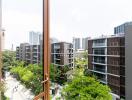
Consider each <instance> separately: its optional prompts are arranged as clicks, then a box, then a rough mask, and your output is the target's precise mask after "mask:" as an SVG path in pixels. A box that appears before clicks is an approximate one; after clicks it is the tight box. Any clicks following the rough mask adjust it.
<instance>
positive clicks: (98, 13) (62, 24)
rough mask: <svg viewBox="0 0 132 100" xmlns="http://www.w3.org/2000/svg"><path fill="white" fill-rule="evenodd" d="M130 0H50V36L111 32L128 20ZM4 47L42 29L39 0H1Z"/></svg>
mask: <svg viewBox="0 0 132 100" xmlns="http://www.w3.org/2000/svg"><path fill="white" fill-rule="evenodd" d="M131 4H132V0H50V35H51V37H56V38H58V39H59V40H61V41H68V42H72V37H89V36H90V37H97V36H100V35H102V34H104V35H109V34H113V28H114V27H115V26H117V25H120V24H122V23H124V22H126V21H132V13H131V9H132V6H131ZM3 27H4V28H5V30H6V32H5V33H6V38H5V41H6V42H5V43H6V44H5V47H6V48H7V49H10V48H11V44H14V46H16V45H19V43H21V42H27V41H28V32H29V31H32V30H33V31H40V32H41V31H42V0H3Z"/></svg>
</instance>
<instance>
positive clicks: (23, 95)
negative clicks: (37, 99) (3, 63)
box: [5, 72, 34, 100]
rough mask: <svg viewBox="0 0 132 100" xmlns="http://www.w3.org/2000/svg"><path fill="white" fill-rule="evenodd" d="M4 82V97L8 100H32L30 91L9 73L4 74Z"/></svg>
mask: <svg viewBox="0 0 132 100" xmlns="http://www.w3.org/2000/svg"><path fill="white" fill-rule="evenodd" d="M5 82H6V88H7V90H6V92H5V96H7V97H9V100H33V97H34V95H33V94H32V93H31V91H30V90H29V89H26V88H25V87H24V86H23V85H22V84H21V83H20V82H19V81H17V80H16V79H15V78H13V77H12V76H11V75H10V74H9V72H6V79H5Z"/></svg>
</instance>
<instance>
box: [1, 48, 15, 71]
mask: <svg viewBox="0 0 132 100" xmlns="http://www.w3.org/2000/svg"><path fill="white" fill-rule="evenodd" d="M15 56H16V53H15V52H14V51H9V50H6V51H3V52H2V60H3V68H4V69H7V70H8V69H9V66H13V65H14V63H15V61H16V58H15Z"/></svg>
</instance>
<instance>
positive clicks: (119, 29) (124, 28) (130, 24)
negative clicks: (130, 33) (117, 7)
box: [114, 22, 132, 34]
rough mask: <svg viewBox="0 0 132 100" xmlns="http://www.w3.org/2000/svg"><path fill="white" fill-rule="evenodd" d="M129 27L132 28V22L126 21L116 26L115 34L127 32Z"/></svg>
mask: <svg viewBox="0 0 132 100" xmlns="http://www.w3.org/2000/svg"><path fill="white" fill-rule="evenodd" d="M127 27H131V28H132V22H126V23H124V24H121V25H119V26H117V27H114V34H124V33H126V32H127Z"/></svg>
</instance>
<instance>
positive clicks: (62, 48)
mask: <svg viewBox="0 0 132 100" xmlns="http://www.w3.org/2000/svg"><path fill="white" fill-rule="evenodd" d="M51 63H53V64H54V65H56V66H60V67H64V66H65V65H67V66H69V67H71V68H72V67H73V45H72V44H71V43H66V42H58V43H53V44H51Z"/></svg>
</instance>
